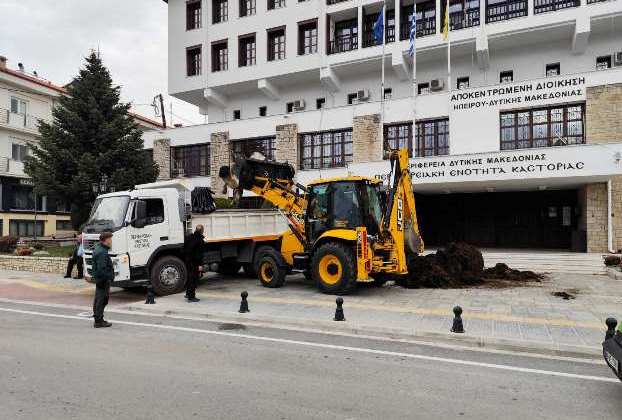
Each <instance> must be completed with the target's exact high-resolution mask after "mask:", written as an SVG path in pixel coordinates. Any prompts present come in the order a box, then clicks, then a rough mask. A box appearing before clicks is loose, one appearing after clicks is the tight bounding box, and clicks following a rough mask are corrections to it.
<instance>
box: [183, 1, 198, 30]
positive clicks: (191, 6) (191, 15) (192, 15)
mask: <svg viewBox="0 0 622 420" xmlns="http://www.w3.org/2000/svg"><path fill="white" fill-rule="evenodd" d="M200 27H201V0H195V1H189V2H188V3H186V30H188V31H191V30H193V29H199V28H200Z"/></svg>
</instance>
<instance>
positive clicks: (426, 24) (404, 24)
mask: <svg viewBox="0 0 622 420" xmlns="http://www.w3.org/2000/svg"><path fill="white" fill-rule="evenodd" d="M412 19H413V6H412V4H411V5H408V6H403V7H402V15H401V17H400V39H401V40H405V39H410V26H411V25H412ZM435 33H436V2H435V1H434V0H432V1H426V2H424V3H417V38H420V37H422V36H426V35H433V34H435Z"/></svg>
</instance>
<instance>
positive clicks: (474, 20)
mask: <svg viewBox="0 0 622 420" xmlns="http://www.w3.org/2000/svg"><path fill="white" fill-rule="evenodd" d="M473 26H479V8H474V9H470V10H467V11H466V12H462V11H460V12H450V13H449V27H450V28H451V30H452V31H454V30H458V29H465V28H471V27H473Z"/></svg>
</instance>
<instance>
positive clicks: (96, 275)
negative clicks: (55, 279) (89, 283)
mask: <svg viewBox="0 0 622 420" xmlns="http://www.w3.org/2000/svg"><path fill="white" fill-rule="evenodd" d="M110 247H112V233H111V232H103V233H102V234H101V235H99V243H98V244H97V245H96V246H95V249H94V250H93V264H92V271H91V274H92V276H93V280H94V281H95V300H94V301H93V317H94V318H95V325H94V326H95V328H104V327H110V326H111V325H112V324H111V323H110V322H108V321H104V308H105V307H106V305H107V304H108V295H109V294H110V283H112V280H114V267H113V266H112V259H111V258H110V255H108V251H110Z"/></svg>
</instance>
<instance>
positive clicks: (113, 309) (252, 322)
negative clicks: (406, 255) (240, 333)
mask: <svg viewBox="0 0 622 420" xmlns="http://www.w3.org/2000/svg"><path fill="white" fill-rule="evenodd" d="M0 303H9V304H16V305H30V306H43V307H49V308H56V309H72V310H80V311H83V310H85V309H88V310H87V311H84V312H79V313H78V316H84V315H86V314H88V316H89V317H90V318H92V317H93V313H92V310H91V309H90V308H89V307H88V306H79V305H70V304H64V303H50V302H37V301H30V300H17V299H7V298H0ZM123 308H124V306H121V307H119V306H114V305H113V306H111V305H109V306H108V307H107V308H106V312H108V313H116V314H122V315H132V316H133V315H139V316H143V317H152V318H155V317H158V318H169V319H179V320H185V321H201V322H209V323H221V324H222V323H227V322H236V323H243V324H244V325H248V326H252V327H259V328H267V329H273V330H274V329H276V330H286V331H297V332H306V333H312V334H321V335H330V336H338V337H351V338H360V339H368V340H373V341H384V342H394V343H402V344H412V345H415V346H424V347H434V348H441V349H448V350H464V351H470V352H476V353H477V352H479V353H491V354H502V355H508V356H519V357H525V358H533V359H547V360H557V361H562V362H571V363H583V364H591V365H602V361H601V360H600V355H598V359H586V358H581V357H572V356H557V355H554V354H545V353H531V352H525V351H514V350H503V349H497V348H490V347H472V346H465V345H461V344H458V343H451V344H446V343H443V342H438V341H436V342H435V341H424V340H414V339H405V338H395V337H384V336H379V335H371V334H362V333H352V332H347V331H339V330H338V331H326V330H322V329H317V328H309V327H302V326H296V325H286V326H285V325H281V324H270V323H268V322H266V321H261V320H258V319H248V318H245V319H239V318H228V317H226V316H224V315H223V314H218V315H215V316H211V315H210V317H209V319H206V317H205V316H193V315H176V314H174V313H153V312H142V311H139V310H136V309H132V308H131V307H130V308H129V309H123ZM441 339H442V338H441ZM595 348H596V349H598V350H599V351H600V347H595Z"/></svg>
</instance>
